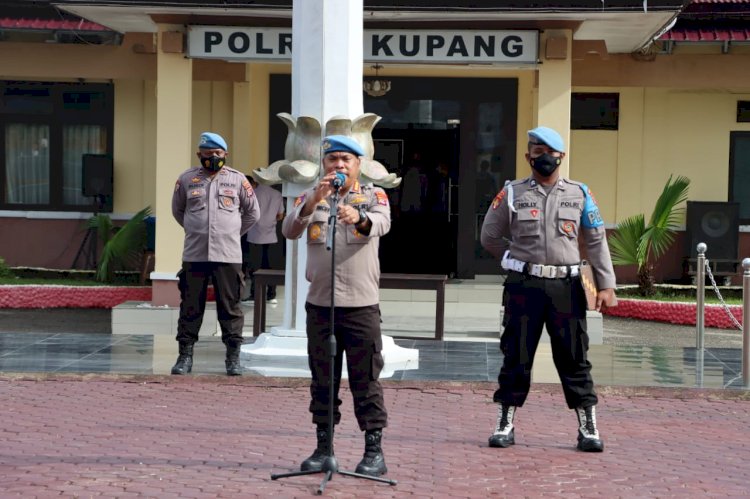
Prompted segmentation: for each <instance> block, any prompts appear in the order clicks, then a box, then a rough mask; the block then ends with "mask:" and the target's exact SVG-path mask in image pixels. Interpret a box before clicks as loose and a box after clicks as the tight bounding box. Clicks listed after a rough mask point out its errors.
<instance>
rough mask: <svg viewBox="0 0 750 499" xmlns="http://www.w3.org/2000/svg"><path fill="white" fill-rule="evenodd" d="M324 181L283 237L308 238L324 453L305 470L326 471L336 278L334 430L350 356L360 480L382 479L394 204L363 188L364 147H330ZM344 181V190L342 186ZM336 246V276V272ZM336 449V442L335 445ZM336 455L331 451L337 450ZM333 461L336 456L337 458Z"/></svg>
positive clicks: (299, 204)
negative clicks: (386, 286)
mask: <svg viewBox="0 0 750 499" xmlns="http://www.w3.org/2000/svg"><path fill="white" fill-rule="evenodd" d="M323 154H324V156H323V167H324V175H323V177H322V178H321V179H320V181H319V182H318V184H317V185H315V187H313V188H312V189H309V190H307V191H305V192H304V193H303V194H302V195H301V196H299V197H298V198H297V199H296V200H295V201H294V206H295V208H294V209H293V210H291V213H289V215H287V217H286V219H285V220H284V223H283V226H282V232H283V234H284V237H286V238H288V239H297V238H299V237H300V236H301V235H302V234H303V233H304V232H305V231H307V270H306V275H305V277H306V278H307V280H308V281H309V282H310V289H309V291H308V294H307V303H306V304H305V310H306V311H307V353H308V359H309V364H310V371H311V373H312V381H311V384H310V395H311V400H310V412H311V413H312V421H313V423H314V424H315V425H316V426H317V433H316V435H317V440H318V445H317V448H316V449H315V451H314V452H313V454H312V455H311V456H310V457H309V458H307V459H306V460H305V461H303V462H302V465H301V469H302V471H320V470H321V469H322V467H323V463H324V460H325V458H326V456H327V455H328V454H329V453H328V451H329V449H328V409H329V392H328V390H329V387H328V382H329V379H330V376H331V373H330V362H331V357H330V353H329V352H328V348H327V346H328V335H329V334H330V333H331V331H330V312H331V309H330V307H331V297H332V293H331V272H333V273H334V276H333V277H334V283H333V286H334V290H333V299H334V306H335V308H334V333H335V338H336V348H337V351H336V357H335V366H334V373H333V377H334V397H335V404H334V424H338V423H339V421H340V419H341V413H340V412H339V406H340V405H341V400H340V399H339V398H338V391H339V386H340V384H341V368H342V353H343V352H346V361H347V369H348V373H349V387H350V389H351V392H352V396H353V397H354V414H355V416H356V418H357V422H358V423H359V428H360V430H362V431H364V432H365V453H364V456H363V458H362V460H361V461H360V463H359V465H358V466H357V469H356V472H357V473H361V474H365V475H370V476H380V475H383V474H385V473H386V472H387V469H386V466H385V460H384V458H383V452H382V449H381V437H382V430H383V428H385V427H386V426H387V417H388V415H387V413H386V409H385V402H384V401H383V389H382V387H381V385H380V382H379V381H378V377H379V375H380V371H381V369H382V368H383V356H382V354H381V350H382V338H381V335H380V306H379V283H380V262H379V260H378V244H379V239H380V237H381V236H383V235H384V234H386V233H387V232H388V230H389V229H390V227H391V216H390V213H391V212H390V207H389V205H388V197H387V196H386V194H385V192H384V191H383V189H381V188H379V187H374V186H373V185H372V184H367V185H363V184H360V182H359V180H358V178H359V167H360V156H364V151H363V149H362V146H360V145H359V143H357V142H356V141H355V140H354V139H352V138H350V137H347V136H343V135H330V136H328V137H325V138H324V139H323ZM342 181H343V182H342ZM339 186H340V187H339ZM335 190H338V193H339V202H338V206H337V207H336V217H335V223H336V224H337V226H336V231H335V232H336V235H335V241H334V240H329V237H328V236H329V234H328V232H329V231H331V227H329V225H328V220H329V215H330V213H331V210H332V209H334V208H333V205H332V203H333V200H332V197H331V196H332V194H334V192H335ZM331 244H334V245H335V252H336V253H335V255H336V261H335V265H336V268H335V269H332V268H331V252H330V251H327V250H326V247H327V246H331ZM331 441H333V439H331ZM330 450H331V451H332V449H330ZM331 454H332V452H331Z"/></svg>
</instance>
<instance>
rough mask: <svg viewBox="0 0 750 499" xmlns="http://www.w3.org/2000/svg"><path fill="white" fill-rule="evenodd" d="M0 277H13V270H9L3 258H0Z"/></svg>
mask: <svg viewBox="0 0 750 499" xmlns="http://www.w3.org/2000/svg"><path fill="white" fill-rule="evenodd" d="M0 277H13V271H12V270H10V267H8V265H7V264H6V263H5V259H3V258H0Z"/></svg>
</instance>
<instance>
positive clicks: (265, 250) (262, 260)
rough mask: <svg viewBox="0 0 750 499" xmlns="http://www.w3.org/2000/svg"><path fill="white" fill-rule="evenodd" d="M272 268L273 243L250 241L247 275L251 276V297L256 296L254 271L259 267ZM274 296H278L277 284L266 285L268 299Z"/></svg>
mask: <svg viewBox="0 0 750 499" xmlns="http://www.w3.org/2000/svg"><path fill="white" fill-rule="evenodd" d="M270 268H271V244H254V243H249V245H248V250H247V264H246V268H245V275H246V276H248V277H250V298H253V297H254V296H255V277H253V273H254V272H255V271H256V270H259V269H270ZM274 298H276V286H266V300H273V299H274Z"/></svg>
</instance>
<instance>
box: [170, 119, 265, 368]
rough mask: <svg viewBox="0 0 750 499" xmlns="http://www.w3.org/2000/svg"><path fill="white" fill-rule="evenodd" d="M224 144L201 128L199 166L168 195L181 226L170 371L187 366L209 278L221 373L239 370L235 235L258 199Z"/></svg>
mask: <svg viewBox="0 0 750 499" xmlns="http://www.w3.org/2000/svg"><path fill="white" fill-rule="evenodd" d="M227 151H228V149H227V143H226V141H225V140H224V139H223V138H222V137H221V136H220V135H218V134H216V133H211V132H204V133H202V134H201V138H200V143H199V144H198V152H197V156H198V160H199V161H200V164H201V166H199V167H197V168H190V169H188V170H185V171H184V172H183V173H182V174H181V175H180V176H179V178H178V179H177V183H176V184H175V186H174V194H173V195H172V215H173V216H174V218H175V220H177V223H179V224H180V225H181V226H182V227H183V228H184V229H185V244H184V248H183V251H182V269H181V270H180V271H179V272H178V274H177V277H178V287H179V289H180V298H181V301H180V318H179V320H178V321H177V342H178V344H179V350H180V353H179V356H178V357H177V362H176V363H175V365H174V367H172V374H188V373H189V372H191V371H192V369H193V345H194V344H195V342H197V341H198V331H200V328H201V324H202V323H203V313H204V311H205V308H206V294H207V289H208V283H209V281H210V282H212V283H213V286H214V294H215V295H216V314H217V316H218V319H219V325H220V326H221V340H222V341H223V342H224V345H225V346H226V361H225V367H226V371H227V375H229V376H239V375H241V374H242V367H241V366H240V347H241V346H242V326H243V325H244V322H245V316H244V314H243V312H242V306H241V305H240V297H241V293H242V289H243V288H244V285H245V280H244V276H243V275H242V249H241V244H240V238H241V237H242V236H243V235H244V234H245V233H246V232H247V231H248V230H249V229H250V227H252V226H253V224H255V222H257V220H258V218H259V217H260V210H259V208H258V200H257V199H256V197H255V192H254V191H253V187H252V186H251V185H250V182H248V181H247V179H246V178H245V175H243V174H242V173H240V172H238V171H237V170H235V169H233V168H230V167H228V166H226V161H227V154H228V153H227Z"/></svg>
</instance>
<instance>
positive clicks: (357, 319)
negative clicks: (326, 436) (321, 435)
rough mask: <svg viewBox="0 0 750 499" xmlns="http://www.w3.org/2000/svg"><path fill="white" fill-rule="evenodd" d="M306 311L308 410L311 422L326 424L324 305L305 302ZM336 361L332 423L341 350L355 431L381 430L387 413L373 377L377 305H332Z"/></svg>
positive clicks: (378, 356)
mask: <svg viewBox="0 0 750 499" xmlns="http://www.w3.org/2000/svg"><path fill="white" fill-rule="evenodd" d="M305 310H306V311H307V354H308V361H309V364H310V372H311V373H312V382H311V383H310V396H311V397H312V399H311V401H310V412H311V413H312V420H313V423H315V424H316V425H318V424H326V423H327V422H328V400H329V399H328V380H329V379H330V371H331V369H330V365H331V364H330V362H331V354H330V349H329V341H328V340H329V335H330V331H331V328H330V321H329V318H330V315H331V313H330V312H331V309H330V307H319V306H316V305H312V304H310V303H306V304H305ZM334 331H335V337H336V359H335V364H334V397H335V402H334V424H338V423H339V421H340V420H341V412H340V411H339V406H340V405H341V399H339V397H338V393H339V387H340V385H341V367H342V356H343V355H342V354H343V352H346V367H347V369H348V373H349V389H350V390H351V392H352V396H353V397H354V415H355V416H356V417H357V422H358V423H359V429H360V430H363V431H364V430H373V429H378V428H385V427H386V426H387V425H388V424H387V423H388V413H387V412H386V410H385V402H384V400H383V388H382V387H381V386H380V382H379V381H378V376H380V371H381V370H382V369H383V355H382V353H381V350H382V348H383V341H382V337H381V336H380V307H379V306H378V305H372V306H368V307H336V308H335V310H334Z"/></svg>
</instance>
